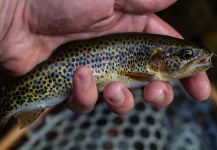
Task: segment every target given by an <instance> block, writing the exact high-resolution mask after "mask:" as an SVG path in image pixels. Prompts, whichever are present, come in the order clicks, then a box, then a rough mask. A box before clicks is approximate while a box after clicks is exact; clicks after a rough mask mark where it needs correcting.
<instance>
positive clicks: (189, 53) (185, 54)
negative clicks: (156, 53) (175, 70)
mask: <svg viewBox="0 0 217 150" xmlns="http://www.w3.org/2000/svg"><path fill="white" fill-rule="evenodd" d="M193 55H194V52H193V50H192V49H183V50H182V51H181V52H180V57H181V58H182V59H185V60H188V59H191V58H192V57H193Z"/></svg>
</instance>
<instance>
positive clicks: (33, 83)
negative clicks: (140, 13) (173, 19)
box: [0, 33, 213, 130]
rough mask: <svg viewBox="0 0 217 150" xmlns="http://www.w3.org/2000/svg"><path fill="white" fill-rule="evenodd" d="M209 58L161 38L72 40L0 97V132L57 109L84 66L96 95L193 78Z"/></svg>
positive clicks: (202, 50)
mask: <svg viewBox="0 0 217 150" xmlns="http://www.w3.org/2000/svg"><path fill="white" fill-rule="evenodd" d="M212 55H213V53H212V52H211V51H210V50H208V49H207V48H205V47H203V46H199V45H197V44H195V43H192V42H187V41H184V40H181V39H176V38H173V37H168V36H163V35H151V34H144V33H120V34H112V35H106V36H102V37H97V38H93V39H87V40H81V41H73V42H69V43H66V44H63V45H61V46H59V47H58V48H57V50H56V51H55V52H54V54H53V55H52V56H51V57H50V58H49V59H48V60H46V61H44V62H42V63H41V64H39V65H38V66H36V67H35V68H34V69H33V70H32V71H30V72H29V73H27V74H26V75H25V76H23V77H20V78H19V79H18V80H16V81H15V82H13V83H11V84H9V85H7V86H6V87H5V88H4V89H2V91H1V92H0V130H1V129H2V128H3V127H4V126H5V125H6V123H7V121H8V120H9V119H10V118H11V117H12V116H15V117H16V118H17V120H18V124H19V126H20V128H24V127H27V126H29V125H30V124H31V123H32V122H33V121H34V120H35V119H36V118H37V117H38V116H39V115H40V114H41V113H42V112H43V110H44V109H45V108H47V107H51V106H54V105H57V104H59V103H61V102H63V101H64V100H65V99H67V98H68V97H69V95H70V94H71V93H72V91H73V87H72V76H73V72H74V71H75V70H76V68H78V67H79V66H89V67H90V68H91V69H92V71H93V74H94V79H95V82H96V84H97V88H98V91H99V92H101V91H103V88H104V87H105V86H106V85H107V84H108V83H110V82H113V81H120V82H123V83H124V84H125V85H126V87H128V88H135V87H141V86H144V85H145V84H147V82H152V81H169V80H173V79H180V78H184V77H188V76H192V75H195V74H197V73H199V72H202V71H206V70H207V69H209V68H210V67H211V66H212V63H211V57H212Z"/></svg>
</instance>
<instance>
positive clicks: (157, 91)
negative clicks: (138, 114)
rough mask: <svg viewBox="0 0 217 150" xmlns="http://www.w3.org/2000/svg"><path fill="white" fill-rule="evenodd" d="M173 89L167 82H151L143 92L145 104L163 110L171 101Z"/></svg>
mask: <svg viewBox="0 0 217 150" xmlns="http://www.w3.org/2000/svg"><path fill="white" fill-rule="evenodd" d="M173 96H174V95H173V89H172V87H171V85H170V84H169V83H168V82H151V83H149V84H147V85H146V86H145V88H144V90H143V98H144V100H145V102H147V103H148V104H150V105H152V106H153V107H155V108H163V107H166V106H167V105H169V104H170V103H171V102H172V100H173Z"/></svg>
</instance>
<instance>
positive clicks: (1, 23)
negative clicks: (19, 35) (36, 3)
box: [0, 0, 18, 42]
mask: <svg viewBox="0 0 217 150" xmlns="http://www.w3.org/2000/svg"><path fill="white" fill-rule="evenodd" d="M17 3H18V0H2V1H0V42H1V41H2V39H3V38H4V36H5V35H6V33H7V31H8V30H9V28H10V25H11V23H12V20H13V17H14V13H15V10H16V7H17Z"/></svg>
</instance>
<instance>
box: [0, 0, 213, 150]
mask: <svg viewBox="0 0 217 150" xmlns="http://www.w3.org/2000/svg"><path fill="white" fill-rule="evenodd" d="M157 14H158V15H159V16H160V17H161V18H163V19H164V20H165V21H167V22H168V23H169V24H170V25H172V26H173V27H174V28H175V29H176V30H177V31H178V32H179V33H181V34H182V35H183V37H184V38H185V39H186V40H191V41H194V42H197V43H200V44H202V45H204V46H206V47H208V48H209V49H210V50H212V51H213V52H214V53H215V54H217V1H215V0H190V1H189V0H179V1H177V2H176V3H175V4H174V5H172V6H171V7H169V8H168V9H166V10H164V11H161V12H158V13H157ZM212 62H213V68H211V69H209V70H208V75H209V78H210V80H211V84H212V94H211V97H210V99H208V100H207V101H205V102H196V101H194V100H193V99H192V98H191V97H189V96H188V94H187V93H186V92H185V91H184V90H183V88H182V86H181V85H180V83H179V82H178V81H174V82H171V84H172V85H173V87H174V93H175V98H174V102H173V103H172V104H171V105H170V106H169V107H167V108H165V109H161V110H156V109H154V108H152V107H150V106H149V105H147V104H145V103H144V102H143V100H142V94H141V90H140V89H137V90H133V94H134V97H135V101H136V105H135V109H134V110H133V111H132V112H130V113H129V114H127V115H124V116H117V115H115V114H113V113H111V112H110V110H109V109H108V108H107V106H106V104H105V103H104V102H103V101H102V98H99V102H98V104H97V106H96V108H95V109H94V111H92V112H91V113H90V114H88V115H83V116H78V115H76V114H74V113H72V112H71V111H69V110H67V109H65V108H64V107H63V106H61V105H59V106H57V107H55V108H53V109H52V110H50V111H48V113H46V115H44V116H43V117H42V118H40V119H39V120H38V122H37V123H35V124H34V125H33V126H32V127H31V128H28V129H26V130H21V131H20V130H18V129H17V127H13V126H14V122H15V121H14V120H13V119H12V120H11V121H10V123H9V126H8V127H7V128H6V129H5V131H4V133H1V134H0V148H1V149H22V150H28V149H32V150H33V149H40V150H41V149H44V150H49V149H67V150H68V149H71V150H83V149H90V150H94V149H96V150H98V149H99V150H101V149H108V150H109V149H115V150H116V149H124V150H125V149H138V150H142V149H145V150H216V149H217V125H216V123H217V107H216V105H217V91H216V89H217V87H216V85H217V78H216V74H217V66H216V64H217V58H216V56H213V58H212ZM0 79H1V80H0V82H1V83H2V82H5V81H8V80H10V79H11V77H10V76H9V75H7V74H6V73H3V70H1V73H0Z"/></svg>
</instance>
